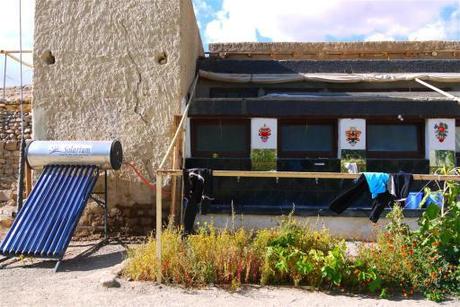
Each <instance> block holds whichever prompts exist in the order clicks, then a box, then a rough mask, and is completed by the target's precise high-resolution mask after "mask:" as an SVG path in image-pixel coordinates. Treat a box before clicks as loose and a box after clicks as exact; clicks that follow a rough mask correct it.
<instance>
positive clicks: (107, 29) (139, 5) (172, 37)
mask: <svg viewBox="0 0 460 307" xmlns="http://www.w3.org/2000/svg"><path fill="white" fill-rule="evenodd" d="M34 39H35V41H34V79H33V83H34V89H33V96H34V101H33V136H34V139H36V140H104V139H118V140H120V141H121V143H122V144H123V151H124V157H125V161H134V162H135V163H136V165H137V166H138V168H139V169H140V171H141V172H142V173H143V174H144V175H145V176H146V177H148V178H149V179H150V180H154V178H155V174H154V170H155V169H156V168H157V166H158V164H159V162H160V160H161V158H162V156H163V155H164V153H165V151H166V148H167V146H168V145H169V142H170V140H171V136H172V133H173V131H172V130H173V116H174V115H177V114H180V113H181V107H182V106H183V105H184V103H185V100H186V98H187V95H188V91H189V87H190V84H191V83H192V80H193V78H194V75H195V67H196V60H197V58H198V56H201V55H203V47H202V43H201V39H200V35H199V31H198V27H197V23H196V20H195V15H194V12H193V7H192V3H191V1H190V0H148V1H146V0H132V1H96V0H94V1H69V0H66V1H57V2H56V1H47V0H37V1H36V8H35V38H34ZM109 189H110V195H109V196H110V198H109V201H110V203H111V205H113V206H115V207H118V208H119V209H120V210H121V212H124V213H125V215H135V216H136V217H138V218H139V219H138V220H136V218H134V217H133V218H131V220H132V223H131V224H135V225H137V226H138V225H139V224H141V222H140V219H141V218H142V219H143V221H144V222H143V224H145V225H148V224H150V225H149V227H150V229H151V228H152V227H153V220H152V219H150V221H149V220H147V219H146V218H147V215H148V216H150V217H151V216H152V215H153V212H151V209H152V208H153V207H152V204H153V199H154V198H153V196H152V192H151V190H150V189H149V188H147V187H146V186H145V185H143V184H142V183H141V182H140V181H139V180H138V179H137V177H135V176H134V173H132V172H131V170H130V169H128V168H123V169H122V171H121V172H117V173H112V174H111V176H110V186H109ZM147 213H148V214H147ZM139 215H140V216H139ZM144 215H145V216H144ZM137 226H136V227H137Z"/></svg>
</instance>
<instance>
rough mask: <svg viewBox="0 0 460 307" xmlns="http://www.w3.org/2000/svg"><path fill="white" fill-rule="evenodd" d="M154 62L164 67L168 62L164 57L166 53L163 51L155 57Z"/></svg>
mask: <svg viewBox="0 0 460 307" xmlns="http://www.w3.org/2000/svg"><path fill="white" fill-rule="evenodd" d="M155 60H156V61H157V63H158V64H160V65H164V64H166V63H167V62H168V56H167V55H166V52H164V51H163V52H161V53H160V54H158V55H157V56H156V59H155Z"/></svg>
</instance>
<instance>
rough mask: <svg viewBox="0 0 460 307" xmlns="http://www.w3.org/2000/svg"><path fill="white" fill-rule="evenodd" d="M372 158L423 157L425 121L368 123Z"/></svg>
mask: <svg viewBox="0 0 460 307" xmlns="http://www.w3.org/2000/svg"><path fill="white" fill-rule="evenodd" d="M366 139H367V156H368V157H370V158H405V157H408V158H423V156H424V136H423V123H391V122H390V123H388V122H387V123H385V122H370V123H368V125H367V136H366Z"/></svg>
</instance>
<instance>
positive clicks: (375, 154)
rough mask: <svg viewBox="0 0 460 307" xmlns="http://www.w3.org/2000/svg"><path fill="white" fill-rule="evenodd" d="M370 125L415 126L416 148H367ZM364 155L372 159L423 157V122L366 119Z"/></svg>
mask: <svg viewBox="0 0 460 307" xmlns="http://www.w3.org/2000/svg"><path fill="white" fill-rule="evenodd" d="M370 125H388V126H392V125H401V126H414V125H415V126H416V128H417V134H418V137H417V150H416V151H371V150H369V139H370V137H369V133H368V132H369V126H370ZM366 157H367V158H371V159H372V158H373V159H386V158H391V159H394V158H399V159H404V158H413V159H424V158H425V122H424V121H420V120H407V119H406V120H404V121H403V122H402V121H400V120H397V121H396V120H369V119H368V120H366Z"/></svg>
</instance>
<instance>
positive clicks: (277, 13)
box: [204, 0, 460, 42]
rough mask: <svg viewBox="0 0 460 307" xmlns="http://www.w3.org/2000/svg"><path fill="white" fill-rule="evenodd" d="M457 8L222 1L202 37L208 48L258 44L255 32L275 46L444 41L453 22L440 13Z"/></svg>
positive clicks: (381, 2)
mask: <svg viewBox="0 0 460 307" xmlns="http://www.w3.org/2000/svg"><path fill="white" fill-rule="evenodd" d="M458 4H459V1H458V0H399V1H393V0H368V1H362V0H303V1H302V0H283V1H280V0H250V1H248V0H223V5H222V9H221V10H220V11H219V12H217V13H216V14H215V18H214V20H212V21H211V22H209V23H208V24H207V26H206V28H205V33H204V36H205V40H207V41H209V42H233V41H236V42H237V41H256V32H257V31H258V32H259V33H260V35H262V36H264V37H268V38H270V39H272V40H273V41H324V40H334V39H337V40H341V39H359V40H377V39H384V40H395V39H407V38H410V39H413V38H414V37H419V38H420V39H425V38H428V37H429V38H430V39H444V38H446V37H447V35H446V33H445V32H446V30H445V29H447V28H449V27H452V25H451V24H452V23H455V18H450V20H449V21H448V22H446V21H443V20H442V19H441V15H440V13H441V10H442V9H443V8H444V7H446V6H448V5H451V6H454V5H457V7H459V6H458ZM457 17H458V15H457ZM457 25H458V21H457ZM443 29H444V30H443ZM458 39H460V37H459V38H458Z"/></svg>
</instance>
